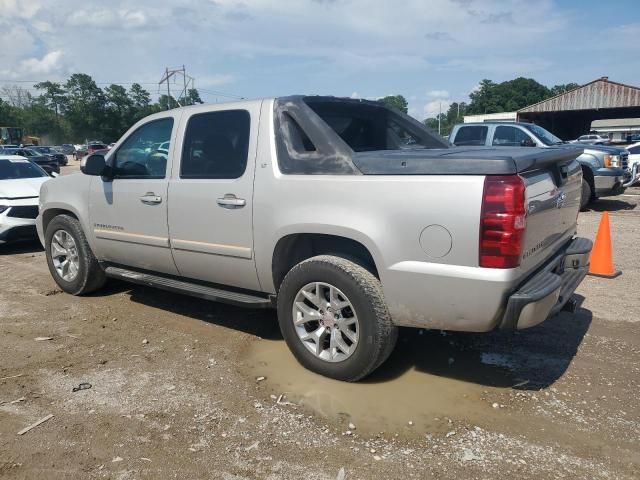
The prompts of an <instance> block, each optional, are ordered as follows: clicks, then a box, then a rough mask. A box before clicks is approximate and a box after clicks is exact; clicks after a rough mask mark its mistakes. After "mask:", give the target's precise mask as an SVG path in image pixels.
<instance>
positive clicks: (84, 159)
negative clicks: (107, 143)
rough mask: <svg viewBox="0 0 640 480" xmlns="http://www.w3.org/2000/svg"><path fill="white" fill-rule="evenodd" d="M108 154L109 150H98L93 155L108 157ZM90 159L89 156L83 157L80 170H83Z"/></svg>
mask: <svg viewBox="0 0 640 480" xmlns="http://www.w3.org/2000/svg"><path fill="white" fill-rule="evenodd" d="M107 153H109V150H107V149H104V150H96V151H95V152H93V154H92V155H107ZM88 157H89V155H85V156H84V157H82V159H81V160H80V169H83V168H84V166H85V165H86V163H87V158H88Z"/></svg>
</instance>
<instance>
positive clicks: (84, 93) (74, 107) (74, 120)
mask: <svg viewBox="0 0 640 480" xmlns="http://www.w3.org/2000/svg"><path fill="white" fill-rule="evenodd" d="M65 89H66V92H67V100H66V109H65V110H66V113H65V116H66V118H67V120H68V121H69V124H70V126H71V129H72V131H73V133H74V139H76V140H80V141H83V140H84V139H89V140H91V139H95V138H99V137H102V136H103V135H104V133H105V128H104V127H105V125H104V119H105V112H106V99H105V95H104V92H103V91H102V90H101V89H100V88H98V86H97V85H96V82H95V81H94V80H93V78H91V77H90V76H89V75H87V74H85V73H74V74H73V75H71V77H69V79H68V80H67V82H66V84H65Z"/></svg>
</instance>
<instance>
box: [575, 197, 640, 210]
mask: <svg viewBox="0 0 640 480" xmlns="http://www.w3.org/2000/svg"><path fill="white" fill-rule="evenodd" d="M636 206H637V205H636V204H635V203H630V202H627V201H624V200H618V199H613V198H601V199H599V200H598V201H597V202H594V203H591V204H589V205H588V206H587V211H588V212H605V211H606V212H618V211H621V210H635V208H636Z"/></svg>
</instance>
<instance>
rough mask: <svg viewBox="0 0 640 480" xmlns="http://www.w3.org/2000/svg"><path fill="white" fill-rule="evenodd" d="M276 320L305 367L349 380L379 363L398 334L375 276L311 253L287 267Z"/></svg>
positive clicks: (333, 257)
mask: <svg viewBox="0 0 640 480" xmlns="http://www.w3.org/2000/svg"><path fill="white" fill-rule="evenodd" d="M278 321H279V323H280V329H281V331H282V335H283V337H284V339H285V341H286V342H287V345H288V346H289V348H290V349H291V351H292V353H293V354H294V356H295V357H296V359H297V360H298V361H299V362H300V363H301V364H302V365H303V366H304V367H305V368H308V369H309V370H311V371H314V372H316V373H319V374H321V375H324V376H327V377H330V378H335V379H338V380H344V381H349V382H355V381H357V380H360V379H362V378H364V377H366V376H367V375H369V374H370V373H371V372H373V370H375V369H376V368H377V367H378V366H380V365H381V364H382V363H383V362H384V361H385V360H386V359H387V358H388V357H389V355H390V354H391V352H392V351H393V348H394V346H395V343H396V340H397V337H398V328H397V327H396V326H395V325H393V323H392V322H391V317H390V315H389V311H388V309H387V306H386V304H385V301H384V296H383V294H382V286H381V285H380V281H379V280H378V279H377V278H376V277H375V276H374V275H373V274H372V273H371V272H369V271H368V270H366V269H365V268H363V267H361V266H359V265H357V264H355V263H353V262H351V261H349V260H346V259H344V258H340V257H336V256H331V255H321V256H317V257H312V258H310V259H308V260H305V261H303V262H301V263H299V264H298V265H296V266H295V267H293V268H292V269H291V270H290V271H289V273H288V274H287V275H286V276H285V278H284V280H283V281H282V285H281V286H280V291H279V293H278Z"/></svg>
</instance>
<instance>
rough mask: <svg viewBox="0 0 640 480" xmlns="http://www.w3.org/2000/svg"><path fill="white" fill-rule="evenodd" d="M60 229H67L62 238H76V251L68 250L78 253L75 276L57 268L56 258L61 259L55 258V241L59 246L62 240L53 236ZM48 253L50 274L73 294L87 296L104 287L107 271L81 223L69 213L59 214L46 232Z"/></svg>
mask: <svg viewBox="0 0 640 480" xmlns="http://www.w3.org/2000/svg"><path fill="white" fill-rule="evenodd" d="M58 232H64V233H61V234H60V235H61V236H62V237H63V238H66V237H64V234H65V233H66V234H67V235H69V236H70V237H71V238H72V239H73V243H74V244H75V250H73V249H70V250H69V251H73V252H75V255H73V254H72V255H71V256H72V257H74V258H76V259H77V272H76V274H75V276H73V277H70V278H67V279H65V278H63V277H62V276H61V274H60V273H59V271H58V270H57V269H56V263H55V262H56V261H58V262H59V258H61V257H58V258H57V259H54V256H53V254H52V243H56V244H57V245H60V243H59V242H57V241H56V240H54V236H55V235H56V234H57V233H58ZM44 238H45V254H46V256H47V266H48V267H49V272H50V273H51V276H52V277H53V279H54V280H55V282H56V283H57V284H58V286H59V287H60V288H61V289H62V290H64V291H65V292H67V293H70V294H71V295H84V294H87V293H90V292H93V291H95V290H98V289H99V288H101V287H102V286H103V285H104V284H105V282H106V279H107V277H106V276H105V274H104V270H102V268H101V267H100V264H99V263H98V260H97V259H96V257H95V256H94V255H93V252H92V251H91V248H90V247H89V243H88V242H87V237H85V235H84V232H83V231H82V227H81V226H80V222H79V221H78V220H77V219H76V218H74V217H72V216H70V215H58V216H56V217H54V218H53V219H52V220H51V221H50V222H49V224H48V225H47V229H46V231H45V235H44Z"/></svg>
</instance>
